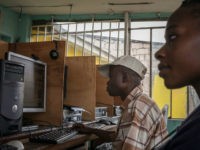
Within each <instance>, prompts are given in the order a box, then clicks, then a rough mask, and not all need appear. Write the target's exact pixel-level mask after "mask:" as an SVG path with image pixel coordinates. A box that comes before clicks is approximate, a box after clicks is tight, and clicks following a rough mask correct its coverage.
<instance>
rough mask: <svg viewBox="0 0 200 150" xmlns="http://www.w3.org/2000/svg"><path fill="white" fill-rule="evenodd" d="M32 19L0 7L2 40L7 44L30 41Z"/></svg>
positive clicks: (0, 36) (0, 35)
mask: <svg viewBox="0 0 200 150" xmlns="http://www.w3.org/2000/svg"><path fill="white" fill-rule="evenodd" d="M30 26H31V19H30V16H28V15H21V16H20V15H19V13H16V12H14V11H12V10H10V9H8V8H5V7H2V6H0V39H1V40H5V41H7V42H10V43H13V42H23V41H28V37H29V35H28V33H29V32H30Z"/></svg>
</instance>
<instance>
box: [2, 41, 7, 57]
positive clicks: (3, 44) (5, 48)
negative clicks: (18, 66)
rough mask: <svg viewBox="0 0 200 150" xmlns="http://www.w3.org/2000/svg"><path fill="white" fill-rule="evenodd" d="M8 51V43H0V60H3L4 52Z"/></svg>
mask: <svg viewBox="0 0 200 150" xmlns="http://www.w3.org/2000/svg"><path fill="white" fill-rule="evenodd" d="M7 51H8V43H6V42H4V41H0V59H4V56H5V52H7Z"/></svg>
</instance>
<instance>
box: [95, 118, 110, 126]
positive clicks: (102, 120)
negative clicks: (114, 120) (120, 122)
mask: <svg viewBox="0 0 200 150" xmlns="http://www.w3.org/2000/svg"><path fill="white" fill-rule="evenodd" d="M98 122H99V123H102V124H105V125H111V122H110V121H109V120H105V119H100V120H99V121H98Z"/></svg>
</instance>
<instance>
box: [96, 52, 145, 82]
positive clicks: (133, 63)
mask: <svg viewBox="0 0 200 150" xmlns="http://www.w3.org/2000/svg"><path fill="white" fill-rule="evenodd" d="M112 65H115V66H116V65H120V66H124V67H126V68H129V69H131V70H133V71H134V72H136V73H137V74H138V75H139V76H140V77H141V78H142V79H144V76H145V74H146V72H147V68H146V67H145V66H144V64H142V63H141V62H140V61H139V60H138V59H136V58H135V57H132V56H129V55H125V56H121V57H119V58H117V59H116V60H114V61H113V62H112V63H110V64H105V65H102V66H99V67H98V70H99V72H100V73H101V74H102V75H103V76H105V77H109V70H110V66H112Z"/></svg>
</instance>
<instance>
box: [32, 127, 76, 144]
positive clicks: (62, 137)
mask: <svg viewBox="0 0 200 150" xmlns="http://www.w3.org/2000/svg"><path fill="white" fill-rule="evenodd" d="M76 134H78V131H75V130H72V129H71V128H61V129H56V130H53V131H50V132H48V133H44V134H40V135H37V136H32V137H30V138H29V140H30V141H31V142H38V143H51V144H59V143H63V142H65V141H66V140H68V139H70V138H72V137H73V136H75V135H76Z"/></svg>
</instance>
